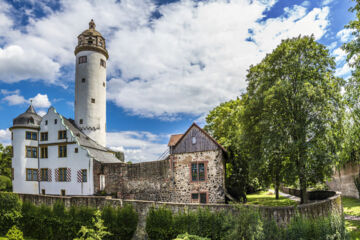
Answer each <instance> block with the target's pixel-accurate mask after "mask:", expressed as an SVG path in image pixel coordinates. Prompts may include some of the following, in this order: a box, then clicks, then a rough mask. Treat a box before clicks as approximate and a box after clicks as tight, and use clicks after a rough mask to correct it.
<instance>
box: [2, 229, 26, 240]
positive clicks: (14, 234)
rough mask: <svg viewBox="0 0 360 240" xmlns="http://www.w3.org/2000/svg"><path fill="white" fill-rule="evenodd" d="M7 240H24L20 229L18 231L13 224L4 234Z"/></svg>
mask: <svg viewBox="0 0 360 240" xmlns="http://www.w3.org/2000/svg"><path fill="white" fill-rule="evenodd" d="M6 237H7V238H8V240H24V236H23V233H22V231H20V230H19V229H18V228H17V227H16V226H15V225H14V226H12V228H10V229H9V231H8V232H7V234H6Z"/></svg>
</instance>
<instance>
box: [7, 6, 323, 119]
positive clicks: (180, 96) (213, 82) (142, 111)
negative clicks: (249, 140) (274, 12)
mask: <svg viewBox="0 0 360 240" xmlns="http://www.w3.org/2000/svg"><path fill="white" fill-rule="evenodd" d="M275 2H276V1H275V0H271V1H225V0H213V1H204V2H197V1H196V2H195V1H190V0H182V1H179V2H174V3H171V4H166V5H162V6H161V7H160V8H159V9H158V11H159V13H160V14H161V15H162V17H160V18H159V19H151V21H149V19H150V18H151V16H152V13H153V11H154V10H155V8H156V6H155V4H154V3H153V2H152V1H150V0H138V1H131V0H124V1H115V0H112V1H85V0H80V1H71V0H62V1H61V2H60V4H61V8H60V10H58V11H56V12H52V11H51V10H50V9H48V10H47V14H48V15H47V16H45V17H43V18H40V19H35V18H34V16H33V15H32V14H31V13H30V14H29V16H30V20H29V22H30V23H29V24H28V25H27V26H25V27H24V31H19V30H17V29H16V28H14V27H13V24H14V23H13V22H14V21H13V18H14V16H11V15H10V14H9V13H8V10H6V9H8V7H7V8H5V7H4V8H3V9H0V20H1V16H3V18H4V19H5V20H6V21H4V23H1V21H0V24H4V27H3V29H1V27H0V29H1V30H0V36H4V41H5V42H6V44H5V46H4V47H3V48H2V49H0V81H5V82H16V81H20V80H22V79H27V78H32V80H39V79H41V80H43V81H46V82H50V83H54V84H66V83H64V82H63V81H58V76H59V71H60V67H62V66H73V64H74V55H73V50H74V47H75V46H76V43H77V39H76V36H77V35H78V34H79V33H80V32H81V31H83V30H84V29H85V28H87V23H88V22H89V20H90V19H91V18H94V19H95V22H96V24H97V29H98V30H99V31H100V32H101V33H102V34H103V35H104V36H105V37H106V39H107V47H108V51H109V54H110V59H109V62H108V74H109V75H110V77H111V79H110V81H109V84H108V99H109V100H110V101H113V102H114V103H115V104H116V105H117V106H120V107H123V108H124V109H125V110H127V111H128V112H130V113H131V114H136V115H141V116H146V117H161V118H162V119H167V120H172V119H176V117H177V115H178V114H179V113H185V114H193V115H202V114H204V113H206V112H207V111H208V110H209V109H211V108H213V107H214V106H216V105H218V104H219V103H220V102H223V101H226V100H229V99H232V98H235V97H236V96H238V95H239V94H240V92H241V91H242V90H243V89H244V88H245V87H246V82H245V76H246V70H247V69H248V68H249V66H250V64H256V63H258V62H259V61H260V60H261V59H262V58H263V57H264V56H265V54H266V53H269V52H271V51H272V49H274V48H275V47H276V46H277V45H278V44H279V43H280V42H281V40H282V39H284V38H289V37H296V36H298V35H300V34H301V35H310V34H314V36H315V37H316V39H320V38H321V37H322V36H323V35H324V34H325V33H326V31H327V26H328V23H329V22H328V19H327V18H328V14H329V8H328V7H323V8H314V9H311V10H310V9H308V8H307V7H306V6H308V5H307V4H305V5H303V6H294V7H292V8H286V9H285V12H284V14H283V15H282V16H280V17H278V18H270V19H267V20H266V21H260V20H261V19H262V18H263V17H264V11H265V10H267V9H269V8H271V7H272V6H273V5H274V3H275ZM74 23H76V24H74ZM4 29H5V30H4ZM246 39H248V40H246ZM249 39H251V41H249ZM4 70H6V71H4ZM120 71H121V76H120V75H119V74H118V73H119V72H120ZM69 81H73V79H69Z"/></svg>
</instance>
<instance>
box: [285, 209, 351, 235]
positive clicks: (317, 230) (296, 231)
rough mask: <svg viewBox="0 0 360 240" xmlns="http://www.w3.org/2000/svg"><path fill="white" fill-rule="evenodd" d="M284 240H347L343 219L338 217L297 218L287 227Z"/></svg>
mask: <svg viewBox="0 0 360 240" xmlns="http://www.w3.org/2000/svg"><path fill="white" fill-rule="evenodd" d="M284 239H288V240H295V239H317V240H340V239H347V238H346V230H345V222H344V218H343V217H342V216H340V215H333V216H329V217H323V218H318V219H310V218H304V217H301V216H297V217H295V218H293V219H292V221H291V222H290V224H289V225H288V226H287V228H286V230H285V238H284Z"/></svg>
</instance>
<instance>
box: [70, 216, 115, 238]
mask: <svg viewBox="0 0 360 240" xmlns="http://www.w3.org/2000/svg"><path fill="white" fill-rule="evenodd" d="M92 222H93V225H94V227H95V228H89V227H86V226H82V227H81V229H80V231H79V235H80V237H79V238H75V239H74V240H102V239H103V238H104V237H105V236H108V235H111V233H110V232H108V231H106V229H107V228H106V227H104V221H103V220H102V219H101V213H100V211H99V210H97V211H96V212H95V218H93V219H92Z"/></svg>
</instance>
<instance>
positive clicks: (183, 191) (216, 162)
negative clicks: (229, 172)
mask: <svg viewBox="0 0 360 240" xmlns="http://www.w3.org/2000/svg"><path fill="white" fill-rule="evenodd" d="M170 161H171V162H172V164H173V177H174V195H173V198H172V202H181V203H191V193H198V192H202V193H207V198H208V202H209V203H224V202H225V192H224V190H225V170H224V161H223V154H222V151H221V150H215V151H205V152H193V153H183V154H172V155H171V156H170ZM196 162H205V167H206V178H205V181H203V182H200V181H195V182H192V181H191V163H196Z"/></svg>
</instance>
